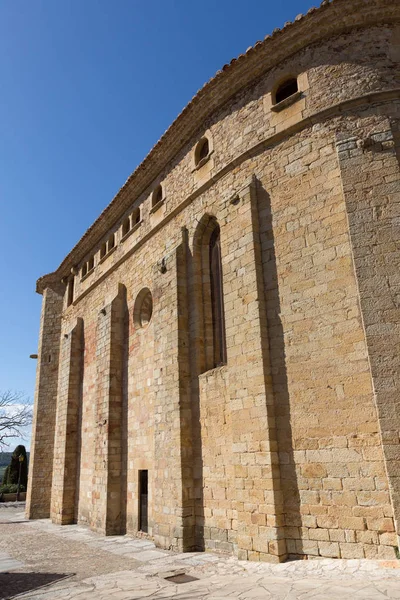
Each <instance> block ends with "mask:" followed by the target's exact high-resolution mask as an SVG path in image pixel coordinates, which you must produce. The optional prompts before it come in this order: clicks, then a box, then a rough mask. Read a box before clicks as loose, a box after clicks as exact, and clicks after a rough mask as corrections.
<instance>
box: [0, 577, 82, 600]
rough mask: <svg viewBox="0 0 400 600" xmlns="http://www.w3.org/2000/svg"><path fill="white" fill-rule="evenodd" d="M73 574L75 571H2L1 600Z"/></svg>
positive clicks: (0, 581)
mask: <svg viewBox="0 0 400 600" xmlns="http://www.w3.org/2000/svg"><path fill="white" fill-rule="evenodd" d="M73 575H75V573H70V574H66V573H15V572H14V573H0V600H9V598H14V597H15V596H16V595H17V594H24V593H26V592H30V591H32V590H37V589H40V588H42V587H44V586H48V585H50V584H52V583H56V582H57V581H61V580H62V579H68V578H69V577H73Z"/></svg>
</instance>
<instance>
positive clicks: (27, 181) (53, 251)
mask: <svg viewBox="0 0 400 600" xmlns="http://www.w3.org/2000/svg"><path fill="white" fill-rule="evenodd" d="M310 6H312V2H311V0H285V2H283V3H281V4H279V3H278V2H272V1H268V0H264V1H261V0H246V1H243V0H242V1H238V0H214V1H212V0H202V1H201V2H191V1H190V0H147V2H146V1H141V2H139V1H137V0H33V1H18V2H15V1H13V0H2V1H1V2H0V76H1V92H0V204H1V223H2V236H1V252H0V269H1V271H0V272H1V288H0V289H1V294H0V315H1V342H2V343H1V354H0V390H4V389H9V388H11V389H14V390H21V391H23V392H25V393H26V394H27V395H28V396H30V397H31V398H33V393H34V384H35V369H36V361H34V360H30V359H29V354H31V353H35V352H36V351H37V340H38V330H39V316H40V305H41V296H39V295H37V294H36V293H35V281H36V279H37V278H38V277H39V276H41V275H43V274H44V273H48V272H50V271H53V270H54V269H55V268H56V267H57V266H58V265H59V263H60V262H61V260H62V259H63V258H64V256H65V255H66V254H67V252H68V251H69V250H70V249H71V248H72V246H73V245H75V243H76V242H77V241H78V239H79V238H80V237H81V235H82V234H83V233H84V232H85V231H86V229H87V228H88V227H89V225H90V224H91V223H92V222H93V221H94V219H95V218H96V217H97V216H98V215H99V213H100V212H101V210H103V208H104V207H105V206H106V205H107V204H108V203H109V202H110V201H111V200H112V198H113V196H114V195H115V193H116V192H117V191H118V189H119V188H120V187H121V186H122V184H123V183H124V182H125V180H126V179H127V177H128V176H129V175H130V173H131V172H132V171H133V170H134V169H135V167H136V166H137V165H138V164H139V163H140V162H141V161H142V159H143V158H144V157H145V156H146V154H147V153H148V152H149V150H150V149H151V148H152V146H153V145H154V144H155V142H156V141H157V140H158V139H159V138H160V136H161V135H162V133H163V132H164V131H165V129H167V127H168V126H169V125H170V124H171V122H172V121H173V120H174V119H175V117H176V116H177V115H178V114H179V112H180V111H181V110H182V109H183V108H184V106H185V105H186V104H187V103H188V101H189V100H190V99H191V98H192V96H193V95H194V94H195V93H196V91H197V90H198V89H199V88H200V87H201V86H202V85H203V84H204V83H205V82H206V81H207V80H208V79H210V77H212V76H213V75H214V74H215V72H216V71H217V70H218V69H220V68H221V67H222V66H223V65H224V64H225V63H227V62H229V61H230V60H231V58H233V57H235V56H237V55H238V54H240V53H242V52H244V51H245V50H246V48H248V46H250V45H253V44H254V43H255V42H256V41H257V40H261V39H263V38H264V37H265V35H267V34H268V33H270V32H271V31H272V30H273V29H274V28H275V27H281V26H282V25H283V24H284V23H285V21H288V20H290V21H291V20H293V19H294V18H295V17H296V15H297V14H299V13H305V12H306V11H307V10H308V8H310Z"/></svg>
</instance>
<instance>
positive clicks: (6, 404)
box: [0, 390, 32, 448]
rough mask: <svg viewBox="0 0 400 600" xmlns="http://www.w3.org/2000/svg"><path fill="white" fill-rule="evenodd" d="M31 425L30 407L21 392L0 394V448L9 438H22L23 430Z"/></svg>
mask: <svg viewBox="0 0 400 600" xmlns="http://www.w3.org/2000/svg"><path fill="white" fill-rule="evenodd" d="M31 423H32V405H31V404H29V401H28V400H27V398H26V397H25V395H24V394H22V393H21V392H12V391H11V390H7V391H6V392H0V448H2V447H4V446H8V443H7V442H8V440H9V439H10V438H15V437H19V438H24V436H25V435H26V434H25V432H24V428H25V427H28V426H29V425H30V424H31Z"/></svg>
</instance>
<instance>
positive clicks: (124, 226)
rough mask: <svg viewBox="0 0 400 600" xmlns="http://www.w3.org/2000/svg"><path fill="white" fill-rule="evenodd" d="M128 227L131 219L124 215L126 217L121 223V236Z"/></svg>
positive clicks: (127, 230)
mask: <svg viewBox="0 0 400 600" xmlns="http://www.w3.org/2000/svg"><path fill="white" fill-rule="evenodd" d="M130 228H131V220H130V218H129V217H126V219H125V220H124V222H123V223H122V237H124V235H126V234H127V233H128V232H129V230H130Z"/></svg>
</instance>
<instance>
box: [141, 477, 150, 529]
mask: <svg viewBox="0 0 400 600" xmlns="http://www.w3.org/2000/svg"><path fill="white" fill-rule="evenodd" d="M148 481H149V472H148V471H139V530H140V531H144V532H145V533H147V531H148V526H147V515H148V506H149V504H148Z"/></svg>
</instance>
